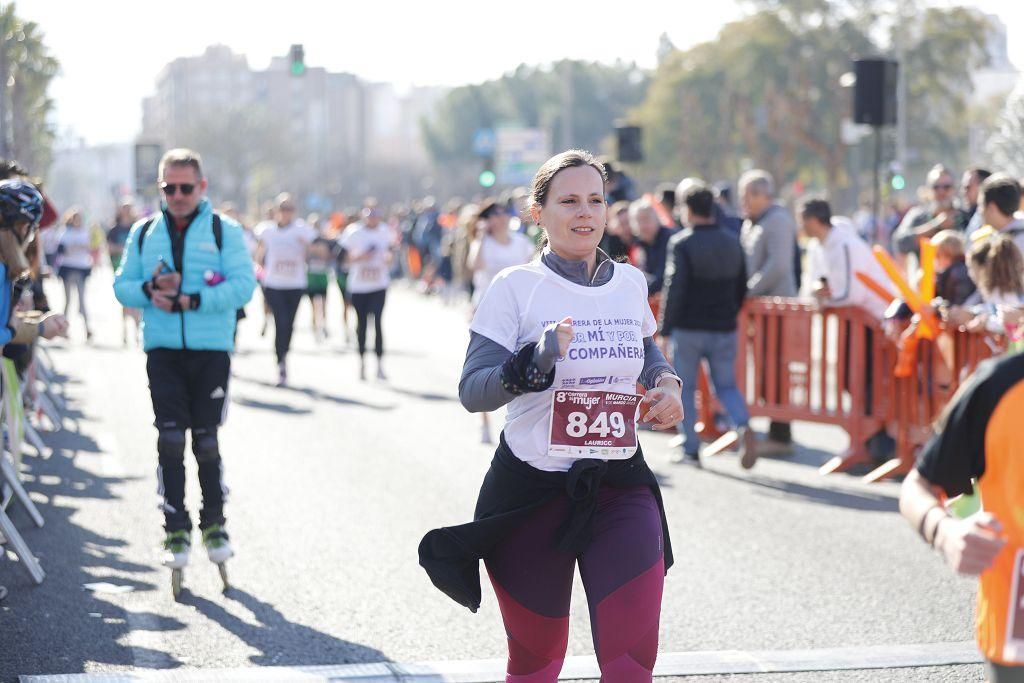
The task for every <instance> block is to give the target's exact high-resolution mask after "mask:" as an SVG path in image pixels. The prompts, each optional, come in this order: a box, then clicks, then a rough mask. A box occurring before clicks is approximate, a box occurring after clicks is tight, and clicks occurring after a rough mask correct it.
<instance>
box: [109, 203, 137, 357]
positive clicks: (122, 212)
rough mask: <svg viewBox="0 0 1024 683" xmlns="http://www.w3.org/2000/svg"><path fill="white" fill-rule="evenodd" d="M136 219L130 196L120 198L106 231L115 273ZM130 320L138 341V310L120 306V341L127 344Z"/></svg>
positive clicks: (111, 266) (134, 335) (133, 337)
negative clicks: (112, 220)
mask: <svg viewBox="0 0 1024 683" xmlns="http://www.w3.org/2000/svg"><path fill="white" fill-rule="evenodd" d="M137 219H138V215H137V214H136V213H135V203H134V202H132V200H131V198H130V197H126V198H124V199H122V200H121V202H120V204H119V205H118V207H117V214H116V215H115V216H114V224H113V225H112V226H110V229H109V230H108V231H107V254H109V256H110V268H111V269H112V270H113V271H114V272H115V273H116V272H117V269H118V268H120V267H121V259H122V258H123V257H124V243H125V242H127V241H128V233H130V232H131V230H132V225H133V224H134V223H135V221H136V220H137ZM129 320H130V321H131V322H132V326H133V330H134V332H133V334H132V339H135V340H136V343H138V338H139V311H138V309H135V308H125V307H124V306H122V307H121V343H122V344H124V345H125V346H127V345H128V321H129Z"/></svg>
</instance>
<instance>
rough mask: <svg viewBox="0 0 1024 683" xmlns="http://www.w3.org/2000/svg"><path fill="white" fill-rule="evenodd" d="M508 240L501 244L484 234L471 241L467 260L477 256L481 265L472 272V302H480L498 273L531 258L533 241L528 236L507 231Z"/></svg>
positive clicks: (472, 259) (474, 258) (473, 259)
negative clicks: (477, 239) (478, 238)
mask: <svg viewBox="0 0 1024 683" xmlns="http://www.w3.org/2000/svg"><path fill="white" fill-rule="evenodd" d="M508 240H509V241H508V244H502V243H501V242H499V241H498V240H496V239H494V238H493V237H491V236H490V235H484V238H483V239H482V240H480V241H479V242H474V243H473V246H472V247H471V251H470V254H469V260H470V261H471V262H472V261H475V260H476V259H477V258H478V257H479V259H480V261H481V265H482V267H481V268H480V270H477V271H476V272H474V273H473V303H474V304H479V303H480V301H481V300H482V299H483V296H484V292H486V291H487V288H488V287H489V286H490V284H491V281H492V280H494V278H495V276H497V274H498V273H500V272H501V271H503V270H505V269H506V268H511V267H512V266H518V265H521V264H524V263H528V262H529V261H530V259H532V258H533V252H534V247H533V242H531V241H530V239H529V238H528V237H526V236H525V235H521V234H519V233H518V232H509V234H508Z"/></svg>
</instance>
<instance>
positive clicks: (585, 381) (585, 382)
mask: <svg viewBox="0 0 1024 683" xmlns="http://www.w3.org/2000/svg"><path fill="white" fill-rule="evenodd" d="M607 379H608V378H607V377H583V378H581V379H580V386H581V387H592V386H594V385H595V384H604V383H605V381H606V380H607Z"/></svg>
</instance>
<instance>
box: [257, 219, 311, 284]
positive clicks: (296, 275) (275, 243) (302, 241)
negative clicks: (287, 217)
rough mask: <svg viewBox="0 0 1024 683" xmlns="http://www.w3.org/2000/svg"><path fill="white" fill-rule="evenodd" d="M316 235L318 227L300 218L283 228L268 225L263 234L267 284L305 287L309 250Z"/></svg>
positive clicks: (264, 271)
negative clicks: (313, 226)
mask: <svg viewBox="0 0 1024 683" xmlns="http://www.w3.org/2000/svg"><path fill="white" fill-rule="evenodd" d="M316 237H317V233H316V230H314V229H313V228H312V227H310V226H309V225H307V224H306V223H305V222H304V221H302V220H298V219H296V220H294V221H292V222H291V223H289V224H288V225H286V226H285V227H283V228H282V227H280V226H278V225H276V224H273V225H268V226H265V227H264V229H263V230H262V231H261V232H260V235H259V239H260V242H261V243H262V244H263V249H264V255H263V273H264V275H263V286H264V287H269V288H271V289H302V290H305V289H306V288H307V286H308V283H307V281H306V249H307V248H308V247H309V245H310V244H312V243H313V240H315V239H316Z"/></svg>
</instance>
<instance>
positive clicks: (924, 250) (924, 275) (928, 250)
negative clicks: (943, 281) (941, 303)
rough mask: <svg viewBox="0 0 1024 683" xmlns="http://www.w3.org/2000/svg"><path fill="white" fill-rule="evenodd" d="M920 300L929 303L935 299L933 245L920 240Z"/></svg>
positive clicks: (928, 240)
mask: <svg viewBox="0 0 1024 683" xmlns="http://www.w3.org/2000/svg"><path fill="white" fill-rule="evenodd" d="M921 298H922V299H924V301H925V303H931V300H932V299H934V298H935V245H934V244H932V241H931V240H930V239H926V238H924V237H922V238H921Z"/></svg>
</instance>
